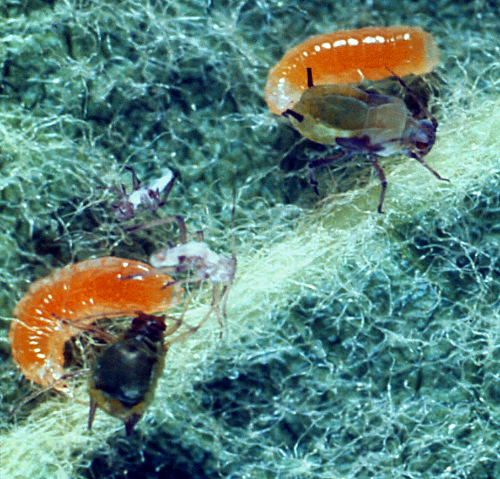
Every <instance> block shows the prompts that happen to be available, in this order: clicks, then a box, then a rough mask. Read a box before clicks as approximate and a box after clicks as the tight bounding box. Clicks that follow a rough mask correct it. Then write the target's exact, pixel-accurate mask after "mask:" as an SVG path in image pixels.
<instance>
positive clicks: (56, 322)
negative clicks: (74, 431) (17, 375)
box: [9, 256, 183, 389]
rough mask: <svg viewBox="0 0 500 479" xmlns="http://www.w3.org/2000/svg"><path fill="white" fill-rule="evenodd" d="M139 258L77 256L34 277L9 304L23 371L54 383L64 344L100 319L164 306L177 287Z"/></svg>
mask: <svg viewBox="0 0 500 479" xmlns="http://www.w3.org/2000/svg"><path fill="white" fill-rule="evenodd" d="M154 272H155V268H153V267H152V266H149V265H148V264H146V263H142V262H140V261H134V260H129V259H123V258H116V257H111V256H110V257H105V258H97V259H91V260H87V261H82V262H80V263H76V264H72V265H69V266H66V267H64V268H62V269H59V270H56V271H54V272H53V273H52V274H51V275H49V276H47V277H45V278H42V279H39V280H38V281H35V282H34V283H33V284H32V285H31V286H30V288H29V290H28V292H27V293H26V294H25V295H24V296H23V298H21V300H20V301H19V303H17V305H16V307H15V309H14V318H15V319H14V320H13V321H12V323H11V326H10V331H9V340H10V345H11V349H12V356H13V358H14V360H15V362H16V363H17V364H18V365H19V367H20V368H21V370H22V372H23V373H24V375H25V376H26V377H27V378H28V379H30V380H32V381H34V382H36V383H38V384H40V385H42V386H49V387H50V386H53V387H55V388H56V389H62V388H58V387H57V384H56V383H57V381H58V380H60V378H61V377H62V376H63V365H64V355H63V350H64V344H65V343H66V341H68V340H69V339H71V338H72V337H73V336H75V334H77V332H78V331H81V330H82V329H85V327H87V326H89V325H90V324H91V323H93V322H94V321H96V320H98V319H100V318H105V317H106V318H113V317H119V316H136V315H137V311H142V312H144V313H145V314H150V313H154V312H160V311H164V310H166V309H168V308H171V307H173V306H175V305H177V304H178V303H179V300H180V296H181V294H182V292H183V290H182V288H180V287H179V286H176V285H170V286H167V287H165V285H167V284H169V283H172V282H173V280H172V278H171V277H170V276H168V275H167V274H164V273H161V272H158V273H157V274H155V273H154Z"/></svg>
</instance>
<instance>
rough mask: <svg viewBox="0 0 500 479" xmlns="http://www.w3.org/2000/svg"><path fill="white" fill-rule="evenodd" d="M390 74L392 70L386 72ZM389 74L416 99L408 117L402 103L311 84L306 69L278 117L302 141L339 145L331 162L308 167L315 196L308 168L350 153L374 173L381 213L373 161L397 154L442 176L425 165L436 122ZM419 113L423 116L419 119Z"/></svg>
mask: <svg viewBox="0 0 500 479" xmlns="http://www.w3.org/2000/svg"><path fill="white" fill-rule="evenodd" d="M391 73H392V72H391ZM393 75H394V76H395V77H396V79H397V80H398V81H399V83H400V84H401V85H402V86H403V87H404V88H405V90H406V91H407V92H408V93H410V94H411V95H412V96H413V97H414V98H415V100H416V101H417V103H418V105H419V107H420V111H419V112H416V113H415V114H412V112H410V111H409V110H408V108H407V107H406V105H405V103H404V101H403V100H401V99H400V98H397V97H394V96H388V95H382V94H380V93H375V92H371V91H366V90H362V89H360V88H357V87H354V86H346V85H318V86H315V85H314V84H313V78H312V72H311V69H310V68H308V69H307V77H308V85H309V89H307V90H306V91H305V92H304V93H303V94H302V96H301V98H300V100H299V101H298V102H297V103H296V104H295V105H294V106H293V109H287V110H285V111H284V112H283V116H285V117H287V118H288V119H289V120H290V122H291V123H292V125H293V126H294V127H295V128H296V129H297V130H298V131H299V132H300V133H301V134H302V135H303V136H305V137H306V138H309V139H310V140H312V141H314V142H316V143H321V144H326V145H334V144H336V145H338V146H340V147H341V148H342V149H343V151H342V152H341V153H340V154H339V155H337V156H334V157H333V158H324V159H321V160H316V161H313V162H311V163H310V164H309V172H310V173H309V174H310V179H311V183H312V184H313V185H314V187H315V190H316V192H317V182H316V181H315V179H314V177H313V174H312V170H313V169H314V168H316V167H318V166H324V165H327V164H330V163H333V162H334V161H338V160H340V159H342V158H351V157H352V156H353V155H354V154H359V153H362V154H363V153H364V154H366V155H368V158H369V160H370V162H371V164H372V165H373V167H374V168H375V170H376V171H377V174H378V176H379V179H380V182H381V184H382V191H381V193H380V200H379V205H378V212H379V213H382V204H383V202H384V197H385V191H386V189H387V180H386V178H385V174H384V171H383V169H382V167H381V166H380V165H379V164H378V157H380V156H391V155H394V154H396V153H403V154H404V155H406V156H408V157H410V158H414V159H416V160H417V161H418V162H419V163H421V164H422V165H424V166H425V167H426V168H427V169H428V170H429V171H430V172H431V173H432V174H433V175H434V176H435V177H436V178H438V179H439V180H443V181H449V180H447V179H446V178H442V177H441V176H440V175H439V174H438V173H437V172H436V171H435V170H433V169H432V168H431V167H430V166H429V165H428V164H427V163H426V162H425V161H424V159H423V158H424V156H425V155H427V153H429V151H430V150H431V148H432V146H433V145H434V142H435V140H436V129H437V126H438V123H437V120H436V119H435V118H434V117H433V116H432V115H431V113H430V112H429V111H428V110H427V108H425V106H424V105H423V104H422V103H421V101H420V100H419V98H418V97H417V96H416V95H415V93H414V92H413V91H412V90H411V89H410V88H409V87H408V86H407V85H406V83H405V82H404V81H403V80H402V79H401V78H399V77H398V76H396V75H395V74H394V73H393ZM422 114H423V118H420V116H421V115H422Z"/></svg>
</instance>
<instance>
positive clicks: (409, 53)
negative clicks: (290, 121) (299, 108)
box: [265, 26, 439, 115]
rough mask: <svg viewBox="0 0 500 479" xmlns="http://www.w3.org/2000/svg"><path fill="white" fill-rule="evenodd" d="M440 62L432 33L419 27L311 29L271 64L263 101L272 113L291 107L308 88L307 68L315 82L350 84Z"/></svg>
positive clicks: (416, 72)
mask: <svg viewBox="0 0 500 479" xmlns="http://www.w3.org/2000/svg"><path fill="white" fill-rule="evenodd" d="M438 62H439V48H438V46H437V45H436V42H435V41H434V37H433V36H432V35H430V34H429V33H427V32H425V31H424V30H422V29H421V28H420V27H408V26H392V27H380V28H378V27H367V28H360V29H358V30H345V31H338V32H333V33H327V34H324V35H315V36H312V37H310V38H309V39H307V40H306V41H305V42H303V43H301V44H300V45H297V46H296V47H293V48H291V49H290V50H288V51H287V52H286V53H285V55H284V57H283V58H282V59H281V60H280V61H279V62H278V64H277V65H276V66H275V67H274V68H272V69H271V71H270V72H269V76H268V78H267V83H266V89H265V94H266V101H267V104H268V106H269V108H270V110H271V111H272V112H273V113H275V114H276V115H280V114H281V113H282V112H283V111H285V110H286V109H288V108H291V107H292V106H293V105H294V104H295V103H296V102H298V101H299V99H300V97H301V95H302V93H303V92H304V91H305V90H307V88H308V85H307V76H306V75H305V72H306V71H307V69H308V68H310V69H311V70H312V71H313V72H314V84H315V85H329V84H330V85H332V84H333V85H350V84H356V83H360V82H362V81H363V80H370V81H376V80H382V79H383V78H387V77H389V76H392V74H393V73H391V72H390V71H389V70H391V71H392V72H394V73H395V74H396V75H397V76H399V77H404V76H406V75H410V74H414V75H421V74H424V73H428V72H430V71H432V70H433V69H434V68H435V67H436V65H437V64H438Z"/></svg>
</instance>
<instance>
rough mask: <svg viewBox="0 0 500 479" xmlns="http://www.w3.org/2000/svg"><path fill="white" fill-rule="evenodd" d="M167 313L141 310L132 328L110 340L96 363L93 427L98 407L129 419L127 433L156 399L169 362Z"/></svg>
mask: <svg viewBox="0 0 500 479" xmlns="http://www.w3.org/2000/svg"><path fill="white" fill-rule="evenodd" d="M179 326H180V321H179V322H178V323H176V324H174V326H173V327H172V328H171V329H170V330H169V331H166V326H165V316H153V315H149V314H144V313H142V312H139V313H138V316H137V317H136V318H134V319H133V320H132V324H131V326H130V328H129V329H128V330H127V331H126V332H125V333H123V334H122V335H121V336H120V337H119V338H118V339H117V340H116V341H114V342H112V343H111V344H109V345H108V346H107V347H106V348H105V349H104V351H103V352H102V353H101V354H100V355H99V357H98V358H97V359H96V360H95V361H94V364H93V365H92V368H91V372H90V376H89V381H88V390H89V395H90V415H89V424H88V426H89V429H91V428H92V423H93V421H94V415H95V412H96V409H97V408H100V409H102V410H103V411H105V412H106V413H108V414H109V415H110V416H113V417H116V418H118V419H121V420H122V421H123V422H124V423H125V430H126V433H127V436H128V435H130V433H131V432H132V429H133V428H134V426H135V424H136V423H137V421H139V419H140V418H141V417H142V415H143V414H144V412H145V410H146V409H147V408H148V406H149V405H150V404H151V403H152V401H153V399H154V394H155V389H156V386H157V383H158V379H159V377H160V376H161V374H162V372H163V368H164V366H165V354H166V352H167V349H168V345H169V344H168V343H167V344H166V345H164V344H163V339H164V337H165V335H167V334H171V333H172V332H174V331H175V330H176V329H177V328H178V327H179Z"/></svg>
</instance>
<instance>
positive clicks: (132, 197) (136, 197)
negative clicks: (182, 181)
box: [110, 166, 177, 221]
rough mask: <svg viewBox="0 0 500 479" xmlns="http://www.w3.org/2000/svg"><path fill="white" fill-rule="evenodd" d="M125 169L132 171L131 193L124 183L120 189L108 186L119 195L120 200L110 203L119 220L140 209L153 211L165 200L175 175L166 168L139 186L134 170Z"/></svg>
mask: <svg viewBox="0 0 500 479" xmlns="http://www.w3.org/2000/svg"><path fill="white" fill-rule="evenodd" d="M125 169H126V170H128V171H130V172H131V173H132V193H130V194H129V193H127V190H126V188H125V186H124V185H122V187H121V189H120V188H118V187H116V186H113V187H111V188H110V189H111V190H112V191H114V192H115V193H117V194H118V195H119V196H120V200H119V201H117V202H115V203H113V204H112V205H111V206H112V207H113V209H114V210H115V211H116V218H117V219H118V220H119V221H121V220H126V219H131V218H133V217H134V216H135V214H136V213H137V211H139V210H141V209H143V210H147V209H149V210H151V211H153V212H154V211H156V210H157V209H158V208H160V207H161V206H163V205H164V204H165V203H166V202H167V198H168V195H169V194H170V191H171V190H172V188H173V186H174V182H175V179H176V177H177V175H176V174H175V173H173V172H172V171H171V170H169V169H168V168H166V169H165V170H164V171H163V173H162V175H161V176H160V177H159V178H157V179H155V180H153V181H152V182H151V183H150V184H148V185H147V186H141V182H140V180H139V178H137V175H136V174H135V171H134V170H133V169H132V168H130V167H128V166H126V167H125Z"/></svg>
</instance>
